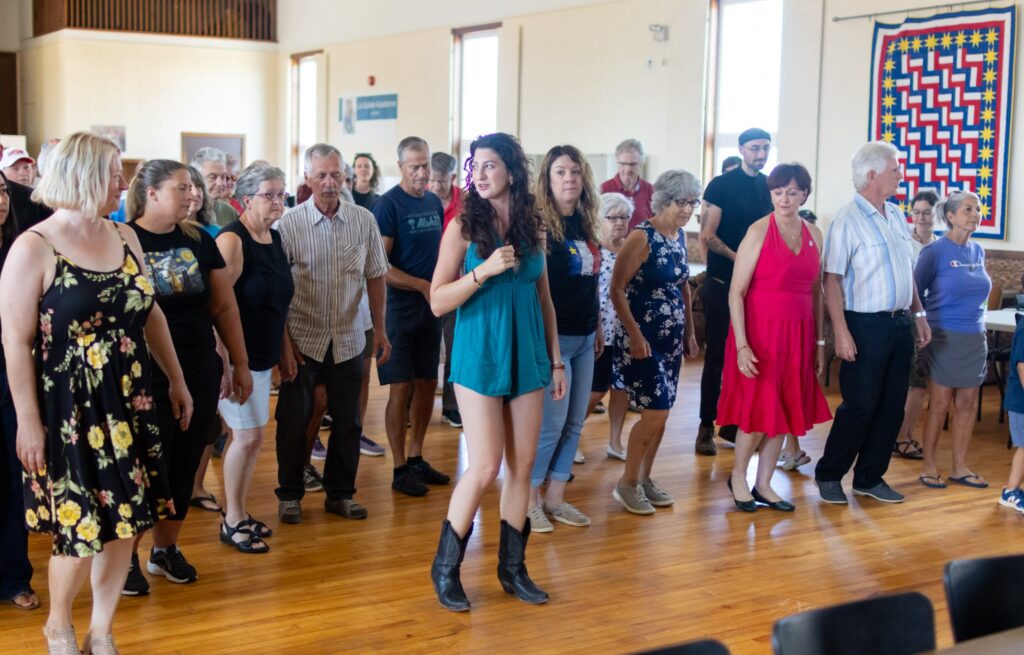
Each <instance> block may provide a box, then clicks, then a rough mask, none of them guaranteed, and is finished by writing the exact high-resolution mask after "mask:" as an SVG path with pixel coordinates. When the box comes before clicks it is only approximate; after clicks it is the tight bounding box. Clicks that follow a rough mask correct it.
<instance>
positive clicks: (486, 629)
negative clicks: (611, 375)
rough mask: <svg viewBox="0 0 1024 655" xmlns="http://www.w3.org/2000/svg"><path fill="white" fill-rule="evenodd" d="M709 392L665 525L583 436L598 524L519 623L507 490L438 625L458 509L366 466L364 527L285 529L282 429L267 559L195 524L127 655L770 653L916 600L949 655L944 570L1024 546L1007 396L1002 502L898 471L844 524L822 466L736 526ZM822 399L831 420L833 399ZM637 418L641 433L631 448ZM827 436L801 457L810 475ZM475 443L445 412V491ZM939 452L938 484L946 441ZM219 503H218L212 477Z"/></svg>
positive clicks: (329, 521)
mask: <svg viewBox="0 0 1024 655" xmlns="http://www.w3.org/2000/svg"><path fill="white" fill-rule="evenodd" d="M700 372H701V365H700V362H697V363H689V362H688V363H687V365H686V366H685V367H684V370H683V373H682V376H681V388H680V392H679V401H678V404H677V406H676V408H675V409H674V410H673V412H672V416H671V418H670V420H669V426H668V431H667V434H666V437H665V440H664V443H663V446H662V451H661V454H660V455H659V459H658V462H657V464H656V467H655V475H656V478H657V479H658V481H659V483H660V484H661V486H662V487H663V488H665V489H666V490H667V491H668V492H669V493H671V494H672V495H673V496H674V497H675V498H676V504H675V506H674V507H673V508H670V509H667V510H658V512H657V514H656V515H655V516H649V517H643V516H634V515H631V514H627V513H626V512H625V511H624V510H622V508H621V507H620V506H619V505H618V503H616V501H615V500H613V499H612V496H611V491H612V488H613V486H614V484H615V481H616V480H617V478H618V476H619V475H620V471H621V467H622V464H621V462H619V461H617V460H612V459H608V458H607V457H605V453H604V451H605V445H606V437H607V420H606V417H604V416H594V417H591V419H590V420H589V421H588V423H587V426H586V429H585V431H584V435H583V439H582V446H583V452H584V454H585V455H586V462H585V463H584V464H582V465H578V466H576V468H575V472H576V480H575V481H574V482H572V483H571V484H570V485H569V490H568V493H567V499H568V500H569V501H571V502H573V503H574V504H576V505H577V506H578V507H579V508H580V509H581V510H582V511H583V512H585V513H586V514H588V515H589V516H590V517H591V519H592V521H593V524H592V525H591V526H590V527H589V528H571V527H568V526H564V525H561V524H557V523H556V524H555V526H556V527H555V531H554V532H553V533H551V534H540V535H534V536H533V537H532V538H531V541H530V546H529V549H528V551H527V562H528V564H529V567H530V572H531V574H532V576H533V578H534V579H535V580H536V581H537V582H538V583H539V584H540V585H541V586H542V587H543V588H544V589H545V590H547V591H548V592H549V593H550V594H551V601H550V603H548V604H547V605H544V606H540V607H532V606H528V605H525V604H523V603H521V602H519V601H517V600H515V599H514V598H513V597H511V596H507V595H506V594H505V593H504V592H503V591H502V590H501V587H500V586H499V585H498V582H497V580H496V577H495V565H496V561H497V560H496V557H497V556H496V550H497V543H498V522H499V517H498V510H497V504H498V503H497V500H498V494H497V487H495V489H494V490H493V491H492V492H490V493H488V495H487V496H486V498H485V500H484V505H483V509H482V511H481V512H480V513H479V515H478V517H477V522H476V528H475V531H474V533H473V537H472V540H471V543H470V547H469V552H468V554H467V557H466V562H465V565H464V567H463V581H464V584H465V586H466V589H467V592H468V594H469V596H470V599H471V601H472V603H473V610H472V611H471V612H469V613H464V614H452V613H449V612H446V611H444V610H443V609H441V608H440V606H438V604H437V602H436V600H435V598H434V596H433V592H432V589H431V586H430V580H429V573H428V571H429V567H430V561H431V558H432V556H433V552H434V549H435V547H436V543H437V535H438V530H439V527H440V523H441V521H442V519H443V518H444V515H445V511H446V508H447V504H448V497H449V493H450V489H447V488H433V489H432V490H431V492H430V494H429V495H428V496H427V497H425V498H419V499H415V498H408V497H405V496H399V495H397V494H395V493H393V492H392V491H391V488H390V482H391V464H390V456H385V457H380V458H369V457H364V458H363V459H362V461H361V463H360V472H359V484H358V486H359V492H358V498H359V499H360V501H361V502H362V503H363V504H365V505H366V506H367V508H368V509H369V513H370V516H369V519H368V520H366V521H348V520H345V519H342V518H338V517H336V516H334V515H327V514H325V513H324V511H323V504H322V503H323V495H322V494H310V495H308V496H307V497H306V500H305V501H304V503H303V510H304V522H303V523H302V524H301V525H299V526H290V525H279V523H278V521H277V515H276V508H277V503H276V500H275V498H274V494H273V488H274V486H275V484H276V465H275V461H274V448H273V434H274V425H273V424H271V425H270V426H268V429H267V443H266V445H265V447H264V450H263V452H262V453H261V455H260V461H259V465H258V467H257V471H256V476H255V480H254V485H253V493H252V497H251V505H250V510H251V512H252V513H253V515H255V516H256V517H257V518H260V519H263V520H265V521H267V523H269V524H270V526H271V527H272V528H273V529H274V530H275V535H274V537H272V538H271V539H270V540H269V543H270V545H271V548H272V552H271V553H270V554H269V555H266V556H255V555H243V554H240V553H237V552H236V551H234V550H233V549H231V548H229V547H227V546H224V545H222V544H220V543H219V542H218V540H217V525H218V517H217V516H216V515H214V514H211V513H207V512H202V511H199V510H195V509H193V510H192V513H190V515H189V518H188V521H187V522H186V526H185V530H184V534H183V538H182V541H181V548H182V550H183V552H184V553H185V554H186V555H187V557H188V558H189V560H190V561H191V562H192V563H193V564H194V565H195V566H196V568H197V569H198V570H199V580H198V581H197V582H196V583H195V584H191V585H175V584H171V583H169V582H166V581H165V580H164V579H162V578H157V579H152V578H151V584H152V593H151V595H149V596H146V597H142V598H124V599H123V600H122V602H121V606H120V609H119V613H118V617H117V621H116V624H115V635H116V637H117V641H118V644H119V645H120V648H121V652H123V653H125V654H126V655H127V654H131V653H188V654H192V653H200V654H211V655H213V654H222V653H223V654H229V653H231V654H234V653H250V654H251V653H440V652H454V653H506V652H519V653H588V655H593V654H597V653H623V652H631V651H637V650H643V649H645V648H651V647H654V646H658V645H664V644H669V643H675V642H681V641H685V640H689V639H695V638H699V637H704V636H711V637H714V638H717V639H719V640H721V641H723V642H725V643H726V644H727V645H728V646H729V647H730V648H731V650H732V652H733V653H738V654H744V653H751V654H754V653H769V652H770V650H771V647H770V634H771V627H772V624H773V622H774V621H775V620H777V619H778V618H780V617H783V616H786V615H788V614H791V613H794V612H799V611H801V610H805V609H809V608H813V607H818V606H821V605H825V604H830V603H836V602H842V601H848V600H854V599H857V598H862V597H864V596H867V595H870V594H875V593H882V592H893V591H908V590H918V591H921V592H923V593H925V594H926V595H927V596H928V597H929V598H930V599H931V600H932V602H933V604H934V605H935V607H936V627H937V631H938V640H939V645H940V646H947V645H949V644H951V643H952V637H951V633H950V629H949V621H948V617H947V614H946V603H945V599H944V596H943V592H942V582H941V581H942V567H943V565H944V564H945V563H946V562H947V561H948V560H950V559H954V558H962V557H977V556H986V555H999V554H1007V553H1013V552H1018V551H1019V550H1020V547H1019V545H1018V544H1019V539H1020V537H1021V535H1022V534H1024V532H1022V530H1024V519H1022V518H1021V517H1019V516H1018V515H1016V514H1015V513H1013V512H1011V511H1009V510H1007V509H1005V508H1001V507H999V506H998V505H997V503H996V499H997V494H998V491H997V490H998V488H999V487H1000V486H1001V485H1002V483H1003V482H1004V481H1005V477H1006V474H1007V472H1008V470H1009V458H1010V453H1009V451H1007V450H1006V438H1007V427H1006V425H1005V424H1000V423H998V422H997V411H996V409H997V402H998V394H997V393H995V392H994V390H991V389H990V390H989V391H990V392H989V393H987V394H986V395H985V401H984V408H983V409H984V411H983V416H982V420H981V422H980V423H978V425H977V431H976V433H975V440H974V442H973V444H972V446H971V457H970V463H971V465H972V466H973V468H974V470H975V471H977V472H978V473H980V474H982V475H983V476H985V477H986V478H987V479H988V480H989V481H990V482H991V483H992V488H990V489H987V490H974V489H968V488H966V487H958V486H955V485H954V486H951V487H950V488H948V489H945V490H931V489H926V488H925V487H923V486H921V485H920V484H918V483H917V475H918V473H919V467H918V464H917V463H915V462H911V461H908V460H903V459H894V460H893V463H892V466H891V467H890V469H889V473H888V475H887V479H888V481H889V482H890V483H891V484H892V485H893V486H894V487H896V488H897V489H899V490H900V491H903V492H904V493H906V494H907V502H906V503H905V504H903V505H882V504H880V503H877V502H875V501H871V500H867V499H860V498H853V499H851V504H850V505H849V506H848V507H836V506H830V505H825V504H822V503H821V502H820V501H819V500H818V496H817V492H816V489H815V487H814V484H813V481H812V475H813V464H814V462H812V463H811V464H808V465H806V466H804V467H802V468H801V469H800V470H798V471H795V472H793V473H785V472H783V471H782V470H781V469H779V472H778V474H777V475H776V478H775V486H776V489H777V490H778V491H779V493H780V494H781V495H782V496H783V497H785V498H788V499H790V500H792V501H793V502H794V503H796V505H797V510H796V512H795V513H793V514H780V513H776V512H772V511H769V510H761V511H758V512H757V513H756V514H752V515H751V514H743V513H740V512H738V511H737V510H736V509H735V507H734V506H733V503H732V500H731V497H730V495H729V492H728V491H727V490H726V487H725V481H726V478H727V477H728V472H729V470H730V467H731V466H732V452H731V451H730V450H728V449H722V450H720V452H719V455H718V456H717V457H698V456H695V455H694V453H693V441H694V435H695V433H696V428H697V406H698V400H699V382H700ZM832 379H833V381H834V380H836V376H835V375H833V378H832ZM833 384H835V383H833ZM828 395H829V401H830V404H831V405H832V406H833V407H834V406H835V405H836V403H837V402H838V397H837V393H836V389H835V387H834V386H833V387H832V388H831V389H829V390H828ZM386 396H387V392H386V390H385V389H381V388H379V387H377V386H376V383H375V382H374V385H373V387H372V389H371V401H370V402H371V404H370V409H369V412H368V420H367V426H366V427H367V430H366V432H367V434H369V435H371V436H373V437H374V438H376V439H378V440H379V441H381V442H382V443H383V442H385V441H386V440H385V438H384V432H383V411H384V404H385V402H386ZM439 401H440V399H438V402H439ZM636 417H637V415H636V414H630V415H629V418H628V422H627V430H628V427H629V425H630V424H632V422H633V421H635V420H636ZM828 427H829V425H828V424H826V425H822V426H819V427H818V428H817V429H815V430H814V431H813V433H812V434H810V435H809V436H808V437H807V438H805V439H804V442H803V443H804V448H805V449H806V450H807V452H808V453H809V454H810V455H811V456H812V457H813V458H814V460H815V461H816V460H817V457H818V456H819V455H820V453H821V450H822V448H823V445H824V440H825V436H826V435H827V432H828ZM464 439H465V437H464V435H462V434H461V433H460V431H458V430H455V429H452V428H449V427H448V426H447V425H445V424H443V423H441V421H440V412H439V411H438V412H437V413H435V417H434V420H433V422H432V424H431V427H430V431H429V433H428V438H427V446H426V456H427V459H428V460H429V461H430V462H431V463H432V464H433V465H434V466H435V467H437V468H438V469H440V470H442V471H446V472H451V471H453V470H456V469H458V470H459V471H461V470H462V469H463V468H464V466H465V457H466V454H465V443H464ZM942 445H943V449H942V455H941V457H940V463H941V467H942V468H941V470H942V472H943V474H944V475H945V474H947V473H948V469H949V461H950V456H949V437H948V435H944V437H943V443H942ZM751 470H753V468H752V469H751ZM846 483H847V486H848V485H849V479H847V481H846ZM207 486H208V488H209V489H210V490H211V491H213V492H214V493H216V494H217V496H218V497H221V496H222V490H221V484H220V463H219V460H214V464H213V465H212V466H211V469H210V474H209V477H208V485H207ZM147 541H148V540H144V542H143V543H144V545H145V547H146V548H148V544H147ZM48 553H49V542H48V539H46V538H44V537H38V536H34V537H33V538H32V539H31V554H32V561H33V563H34V564H35V565H36V567H37V569H36V571H37V573H36V578H35V580H34V584H35V586H36V589H37V590H38V591H39V593H40V596H41V598H42V599H43V601H44V603H45V602H46V601H47V600H48V598H47V583H46V560H47V556H48ZM86 601H87V592H83V594H82V597H81V598H80V599H79V602H78V603H77V604H76V612H75V623H76V626H77V628H78V630H79V635H80V636H82V635H84V633H85V631H86V629H87V625H88V615H87V613H86V607H87V605H86ZM44 620H45V606H44V609H43V610H38V611H35V612H20V611H17V610H15V609H13V608H9V607H7V608H6V609H5V608H0V644H2V647H0V650H2V651H3V652H4V653H12V654H13V653H40V652H43V651H44V649H45V642H44V640H43V637H42V632H41V628H42V625H43V622H44Z"/></svg>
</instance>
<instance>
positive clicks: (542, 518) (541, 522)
mask: <svg viewBox="0 0 1024 655" xmlns="http://www.w3.org/2000/svg"><path fill="white" fill-rule="evenodd" d="M526 518H528V519H530V532H553V531H554V529H555V526H553V525H551V521H549V520H548V517H547V515H546V514H545V513H544V510H543V509H541V508H540V507H531V508H530V511H529V512H527V513H526Z"/></svg>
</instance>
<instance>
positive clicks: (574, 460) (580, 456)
mask: <svg viewBox="0 0 1024 655" xmlns="http://www.w3.org/2000/svg"><path fill="white" fill-rule="evenodd" d="M585 461H587V458H586V457H584V456H583V451H582V450H580V449H579V448H577V449H576V455H575V456H574V457H573V458H572V463H573V464H582V463H583V462H585Z"/></svg>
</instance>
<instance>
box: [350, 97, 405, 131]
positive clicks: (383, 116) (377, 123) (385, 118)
mask: <svg viewBox="0 0 1024 655" xmlns="http://www.w3.org/2000/svg"><path fill="white" fill-rule="evenodd" d="M338 122H339V123H341V133H342V135H343V136H349V135H352V136H355V135H359V136H360V137H364V136H371V137H374V136H380V137H384V138H389V137H394V136H395V134H397V131H398V94H397V93H384V94H378V95H372V96H360V95H356V94H351V95H344V96H341V97H339V98H338Z"/></svg>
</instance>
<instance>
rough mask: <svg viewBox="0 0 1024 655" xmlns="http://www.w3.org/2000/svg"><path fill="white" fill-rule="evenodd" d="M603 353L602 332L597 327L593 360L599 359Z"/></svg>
mask: <svg viewBox="0 0 1024 655" xmlns="http://www.w3.org/2000/svg"><path fill="white" fill-rule="evenodd" d="M603 352H604V330H602V329H601V328H600V326H598V328H597V335H596V336H595V337H594V359H601V354H602V353H603Z"/></svg>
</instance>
